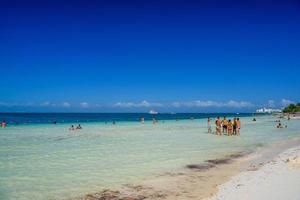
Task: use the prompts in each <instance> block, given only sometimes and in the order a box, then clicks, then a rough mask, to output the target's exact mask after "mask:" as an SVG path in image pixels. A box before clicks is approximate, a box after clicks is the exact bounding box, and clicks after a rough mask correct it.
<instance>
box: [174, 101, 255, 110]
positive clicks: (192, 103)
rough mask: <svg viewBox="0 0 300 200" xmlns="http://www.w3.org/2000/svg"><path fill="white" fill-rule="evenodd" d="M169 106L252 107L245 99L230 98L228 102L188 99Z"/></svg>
mask: <svg viewBox="0 0 300 200" xmlns="http://www.w3.org/2000/svg"><path fill="white" fill-rule="evenodd" d="M171 106H173V107H176V108H179V107H199V108H201V107H202V108H204V107H234V108H245V107H252V106H253V104H252V103H250V102H247V101H233V100H230V101H228V102H217V101H211V100H208V101H202V100H197V101H190V102H181V103H180V102H174V103H172V104H171Z"/></svg>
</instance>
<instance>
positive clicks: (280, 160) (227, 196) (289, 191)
mask: <svg viewBox="0 0 300 200" xmlns="http://www.w3.org/2000/svg"><path fill="white" fill-rule="evenodd" d="M241 199H243V200H253V199H256V200H260V199H262V200H263V199H273V200H276V199H278V200H283V199H286V200H299V199H300V146H298V147H294V148H291V149H288V150H286V151H284V152H283V153H281V154H279V155H277V156H276V157H275V158H274V159H272V160H270V161H268V162H267V163H266V164H264V165H263V166H261V167H260V168H255V167H252V168H251V167H250V168H249V169H248V170H246V171H244V172H241V173H240V174H238V175H236V176H234V177H233V178H232V179H231V180H230V181H228V182H227V183H225V184H223V185H221V186H220V187H219V192H218V193H217V194H216V195H215V196H213V197H212V198H210V199H209V200H241Z"/></svg>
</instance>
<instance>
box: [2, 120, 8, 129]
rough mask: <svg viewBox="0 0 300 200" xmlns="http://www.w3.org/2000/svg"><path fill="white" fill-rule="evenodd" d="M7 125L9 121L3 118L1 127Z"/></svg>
mask: <svg viewBox="0 0 300 200" xmlns="http://www.w3.org/2000/svg"><path fill="white" fill-rule="evenodd" d="M6 126H7V123H6V121H5V120H3V121H2V123H1V127H2V128H5V127H6Z"/></svg>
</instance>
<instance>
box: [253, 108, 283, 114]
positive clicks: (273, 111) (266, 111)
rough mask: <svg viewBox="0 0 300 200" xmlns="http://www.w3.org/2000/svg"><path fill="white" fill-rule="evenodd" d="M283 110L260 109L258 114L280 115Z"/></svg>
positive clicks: (257, 111)
mask: <svg viewBox="0 0 300 200" xmlns="http://www.w3.org/2000/svg"><path fill="white" fill-rule="evenodd" d="M280 112H282V110H281V109H272V108H260V109H257V110H256V113H280Z"/></svg>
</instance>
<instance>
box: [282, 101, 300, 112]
mask: <svg viewBox="0 0 300 200" xmlns="http://www.w3.org/2000/svg"><path fill="white" fill-rule="evenodd" d="M283 112H284V113H296V112H300V103H297V104H293V103H292V104H290V105H288V106H287V107H285V108H284V109H283Z"/></svg>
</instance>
